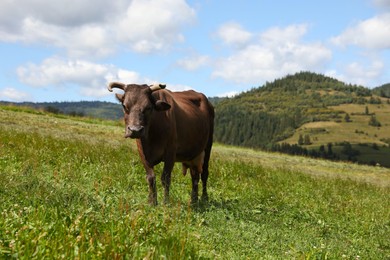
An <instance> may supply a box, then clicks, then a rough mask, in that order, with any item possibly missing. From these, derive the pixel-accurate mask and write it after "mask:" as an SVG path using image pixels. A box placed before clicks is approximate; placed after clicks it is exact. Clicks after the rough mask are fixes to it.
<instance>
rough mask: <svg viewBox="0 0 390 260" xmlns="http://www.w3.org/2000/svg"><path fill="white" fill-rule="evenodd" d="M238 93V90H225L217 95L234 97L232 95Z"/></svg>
mask: <svg viewBox="0 0 390 260" xmlns="http://www.w3.org/2000/svg"><path fill="white" fill-rule="evenodd" d="M238 94H240V93H239V92H238V91H229V92H225V93H222V94H219V95H217V97H229V98H231V97H234V96H237V95H238Z"/></svg>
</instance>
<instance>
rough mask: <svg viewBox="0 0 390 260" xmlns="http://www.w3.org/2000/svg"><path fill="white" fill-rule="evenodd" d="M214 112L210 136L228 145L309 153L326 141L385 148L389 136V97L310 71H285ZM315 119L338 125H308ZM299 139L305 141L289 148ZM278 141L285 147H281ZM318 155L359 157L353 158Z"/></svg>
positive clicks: (222, 102) (220, 103) (227, 100)
mask: <svg viewBox="0 0 390 260" xmlns="http://www.w3.org/2000/svg"><path fill="white" fill-rule="evenodd" d="M367 110H369V111H367ZM216 111H217V113H216V122H215V125H216V130H215V138H216V140H217V141H219V142H222V143H227V144H233V145H240V146H249V147H260V148H267V149H271V150H278V151H282V152H290V153H297V154H308V153H309V152H308V150H313V149H319V148H320V147H321V146H322V145H324V146H326V145H327V144H328V143H329V142H332V143H333V145H335V144H336V143H343V142H351V143H352V144H355V145H356V144H361V143H364V144H366V143H370V144H372V143H375V144H377V145H380V146H383V145H384V146H388V143H389V140H390V128H389V125H388V122H390V117H388V116H387V115H388V113H390V105H389V101H388V99H386V98H383V97H379V96H376V95H374V94H373V93H372V91H371V90H370V89H367V88H364V87H362V86H356V85H349V84H345V83H343V82H341V81H338V80H336V79H332V78H330V77H326V76H323V75H320V74H315V73H310V72H301V73H297V74H295V75H289V76H287V77H284V78H282V79H278V80H275V81H274V82H272V83H268V82H267V83H266V84H265V85H264V86H262V87H259V88H254V89H252V90H250V91H248V92H245V93H242V94H240V95H238V96H236V97H234V98H229V99H225V100H223V101H221V102H219V103H218V104H216ZM348 118H349V119H348ZM371 120H373V121H374V123H373V125H371V123H370V122H371ZM314 122H317V123H318V124H319V125H321V124H322V125H326V122H329V123H331V125H334V126H338V127H333V128H332V131H330V130H329V129H330V127H329V126H326V127H325V126H322V127H312V125H310V124H313V123H314ZM320 122H324V123H320ZM307 124H308V125H307ZM318 124H317V125H318ZM379 125H380V126H379ZM345 129H347V130H348V131H344V130H345ZM341 133H343V134H341ZM362 133H364V134H362ZM387 133H389V134H387ZM299 135H302V137H300V136H299ZM363 136H369V137H370V138H363ZM303 137H306V138H307V142H305V143H303V141H302V142H301V143H300V145H301V146H297V147H293V148H291V147H290V146H292V145H297V144H298V143H299V138H303ZM310 137H311V138H310ZM325 137H326V138H325ZM282 143H287V144H289V145H290V146H286V147H280V144H282ZM291 149H292V150H293V151H291ZM321 149H323V148H321ZM340 149H342V147H341V148H340ZM287 150H288V151H287ZM336 150H337V149H336ZM363 152H365V151H363ZM389 152H390V151H389ZM386 154H387V151H386ZM315 156H318V154H315ZM320 156H321V157H324V158H325V157H332V159H335V158H336V159H351V160H358V158H357V157H356V156H354V158H352V157H351V158H349V157H348V156H346V158H344V157H345V156H343V155H337V156H334V154H332V156H323V155H320ZM374 161H375V160H372V159H370V160H369V161H368V162H371V163H374ZM365 162H367V160H366V161H365Z"/></svg>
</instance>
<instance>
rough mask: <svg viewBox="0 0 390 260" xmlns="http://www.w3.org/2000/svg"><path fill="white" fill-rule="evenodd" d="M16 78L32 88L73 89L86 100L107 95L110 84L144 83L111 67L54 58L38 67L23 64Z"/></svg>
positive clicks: (134, 74) (137, 76)
mask: <svg viewBox="0 0 390 260" xmlns="http://www.w3.org/2000/svg"><path fill="white" fill-rule="evenodd" d="M17 74H18V77H19V79H20V81H22V82H23V83H25V84H28V85H30V86H35V87H47V86H52V87H56V88H60V89H61V88H64V87H67V86H72V85H76V86H79V87H80V93H81V94H83V95H85V96H89V97H102V96H105V95H108V94H109V93H108V92H107V88H106V86H107V84H108V82H111V81H121V82H126V83H148V82H150V81H151V80H149V79H146V78H142V77H141V76H140V75H139V74H138V73H137V72H134V71H128V70H123V69H120V68H117V67H116V66H114V65H109V64H97V63H92V62H88V61H84V60H68V59H61V58H58V57H53V58H48V59H46V60H44V61H43V62H42V63H41V64H39V65H37V64H33V63H30V64H27V65H25V66H21V67H19V68H18V69H17Z"/></svg>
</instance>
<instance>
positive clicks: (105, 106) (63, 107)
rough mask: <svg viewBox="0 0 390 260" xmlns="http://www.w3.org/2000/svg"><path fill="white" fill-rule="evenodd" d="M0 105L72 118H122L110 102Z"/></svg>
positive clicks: (119, 111) (119, 107)
mask: <svg viewBox="0 0 390 260" xmlns="http://www.w3.org/2000/svg"><path fill="white" fill-rule="evenodd" d="M0 105H13V106H21V107H31V108H35V109H38V110H42V111H47V112H51V113H53V114H66V115H73V116H87V117H93V118H102V119H112V120H118V119H120V118H122V117H123V113H122V110H121V106H120V105H119V104H115V103H111V102H101V101H80V102H42V103H33V102H21V103H12V102H2V101H0Z"/></svg>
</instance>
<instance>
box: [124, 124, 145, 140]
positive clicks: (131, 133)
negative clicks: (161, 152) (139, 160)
mask: <svg viewBox="0 0 390 260" xmlns="http://www.w3.org/2000/svg"><path fill="white" fill-rule="evenodd" d="M144 133H145V127H143V126H128V127H127V128H126V135H125V138H129V137H130V138H141V137H142V136H143V135H144Z"/></svg>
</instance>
